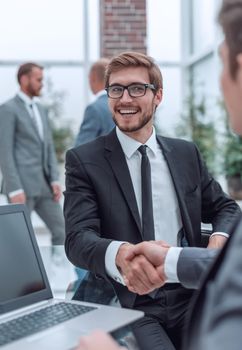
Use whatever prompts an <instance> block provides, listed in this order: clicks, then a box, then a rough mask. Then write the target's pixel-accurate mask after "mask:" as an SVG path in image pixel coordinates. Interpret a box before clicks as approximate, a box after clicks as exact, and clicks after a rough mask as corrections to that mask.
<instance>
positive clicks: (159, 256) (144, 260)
mask: <svg viewBox="0 0 242 350" xmlns="http://www.w3.org/2000/svg"><path fill="white" fill-rule="evenodd" d="M168 249H169V246H168V245H167V244H166V243H165V242H163V241H148V242H142V243H139V244H136V245H132V244H129V243H124V244H122V245H121V246H120V248H119V250H118V253H117V256H116V265H117V267H118V268H119V270H120V272H121V274H122V276H123V279H124V282H125V284H126V286H127V288H128V289H129V290H130V291H131V292H133V293H137V294H140V295H144V294H148V293H150V292H152V291H153V290H155V289H157V288H160V287H162V286H163V285H164V284H165V282H166V279H167V277H166V275H165V271H164V262H165V257H166V255H167V252H168Z"/></svg>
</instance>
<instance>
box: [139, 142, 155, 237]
mask: <svg viewBox="0 0 242 350" xmlns="http://www.w3.org/2000/svg"><path fill="white" fill-rule="evenodd" d="M146 148H147V146H140V147H139V148H138V150H139V152H140V153H141V154H142V160H141V188H142V231H143V239H144V240H145V241H150V240H154V239H155V234H154V231H155V230H154V218H153V205H152V187H151V171H150V162H149V158H148V156H147V153H146Z"/></svg>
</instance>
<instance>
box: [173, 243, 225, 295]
mask: <svg viewBox="0 0 242 350" xmlns="http://www.w3.org/2000/svg"><path fill="white" fill-rule="evenodd" d="M218 252H219V250H218V249H206V248H190V247H189V248H183V249H182V251H181V253H180V256H179V259H178V262H177V276H178V279H179V281H180V283H181V284H182V285H183V286H184V287H186V288H192V289H197V288H198V287H199V286H200V283H201V278H202V276H203V274H204V273H205V272H206V271H208V269H209V267H210V265H211V264H212V263H213V261H214V260H215V257H216V256H217V255H218Z"/></svg>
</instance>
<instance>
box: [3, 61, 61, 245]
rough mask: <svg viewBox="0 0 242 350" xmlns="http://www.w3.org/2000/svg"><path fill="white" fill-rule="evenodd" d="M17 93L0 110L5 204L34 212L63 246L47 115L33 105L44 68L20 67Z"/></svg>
mask: <svg viewBox="0 0 242 350" xmlns="http://www.w3.org/2000/svg"><path fill="white" fill-rule="evenodd" d="M17 79H18V83H19V86H20V90H19V91H18V93H17V94H16V96H15V97H13V98H12V99H10V100H9V101H7V102H5V103H4V104H2V105H1V106H0V167H1V171H2V177H3V180H2V188H1V190H2V193H3V194H5V195H7V198H8V201H9V202H10V203H23V204H26V205H27V206H28V208H29V210H30V212H31V211H32V210H35V211H36V212H37V213H38V215H39V216H40V218H41V219H42V220H43V221H44V223H45V224H46V226H47V227H48V229H49V230H50V233H51V235H52V244H53V245H58V244H63V242H64V236H65V231H64V218H63V213H62V209H61V206H60V204H59V200H60V197H61V192H62V191H61V186H60V184H59V177H58V165H57V160H56V155H55V149H54V145H53V139H52V134H51V129H50V126H49V123H48V117H47V112H46V110H45V109H44V108H43V106H41V104H39V103H37V102H36V101H35V97H38V96H40V93H41V89H42V85H43V84H42V82H43V67H42V66H40V65H38V64H36V63H25V64H22V65H21V66H20V67H19V69H18V73H17Z"/></svg>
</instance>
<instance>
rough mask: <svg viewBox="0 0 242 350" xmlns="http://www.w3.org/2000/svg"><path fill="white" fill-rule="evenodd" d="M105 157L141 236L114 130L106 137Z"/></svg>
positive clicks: (131, 193)
mask: <svg viewBox="0 0 242 350" xmlns="http://www.w3.org/2000/svg"><path fill="white" fill-rule="evenodd" d="M105 152H106V153H105V157H106V159H107V160H108V162H109V164H110V166H111V168H112V170H113V173H114V175H115V177H116V179H117V181H118V183H119V185H120V188H121V190H122V192H123V195H124V198H125V200H126V202H127V205H128V207H129V209H130V211H131V213H132V216H133V218H134V220H135V222H136V224H137V227H138V229H139V231H140V234H141V222H140V216H139V211H138V206H137V202H136V197H135V193H134V188H133V184H132V180H131V177H130V173H129V169H128V165H127V162H126V159H125V155H124V153H123V150H122V147H121V145H120V143H119V141H118V138H117V135H116V131H115V129H114V130H113V131H112V132H111V133H110V134H109V135H108V136H107V137H106V142H105Z"/></svg>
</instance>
